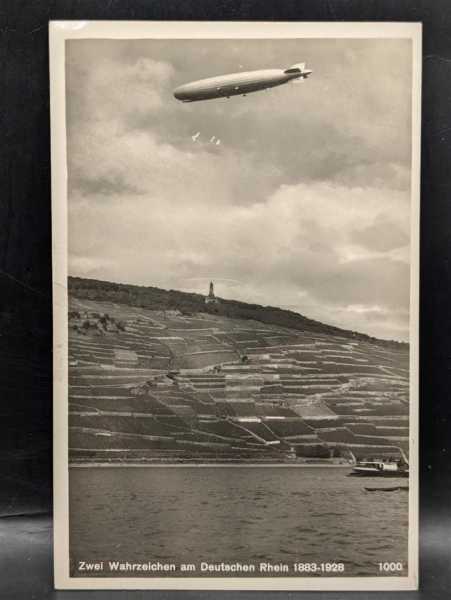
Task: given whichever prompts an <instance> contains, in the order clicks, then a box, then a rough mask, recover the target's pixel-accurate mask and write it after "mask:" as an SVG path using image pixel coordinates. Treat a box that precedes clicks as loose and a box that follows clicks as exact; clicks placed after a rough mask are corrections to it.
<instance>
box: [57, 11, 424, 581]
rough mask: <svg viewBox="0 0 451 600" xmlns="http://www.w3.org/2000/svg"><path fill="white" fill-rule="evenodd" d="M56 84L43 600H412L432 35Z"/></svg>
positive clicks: (298, 28) (164, 53) (113, 30)
mask: <svg viewBox="0 0 451 600" xmlns="http://www.w3.org/2000/svg"><path fill="white" fill-rule="evenodd" d="M50 59H51V62H50V65H51V70H50V74H51V113H52V114H51V117H52V119H51V121H52V122H51V126H52V212H53V215H52V219H53V278H54V360H55V363H54V364H55V381H54V389H55V394H54V413H55V421H54V422H55V433H54V448H55V450H54V452H55V454H54V469H55V544H56V546H55V561H56V562H55V573H56V585H57V587H59V588H80V589H83V588H84V589H89V588H110V589H114V588H142V589H145V588H156V589H163V588H166V589H176V588H179V589H274V590H277V589H280V590H283V589H285V590H287V589H292V590H296V589H312V590H313V589H318V590H327V589H329V590H331V589H337V590H339V589H368V590H371V589H373V590H382V589H401V590H402V589H404V590H407V589H415V588H416V586H417V584H418V565H417V560H418V559H417V554H418V549H417V544H418V364H417V362H418V285H419V274H418V251H419V232H418V227H419V148H420V81H421V25H419V24H415V23H403V24H401V23H398V24H394V23H372V24H368V23H342V24H330V23H321V24H319V23H318V24H315V23H304V24H301V23H291V24H289V23H271V24H270V23H244V22H243V23H207V22H204V23H199V22H197V23H180V22H179V23H169V22H168V23H164V22H154V23H144V22H141V23H139V22H136V23H132V22H129V23H126V22H124V23H120V22H111V23H108V22H98V23H94V22H91V23H90V22H57V21H55V22H53V23H51V27H50Z"/></svg>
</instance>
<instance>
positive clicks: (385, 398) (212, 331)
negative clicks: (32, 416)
mask: <svg viewBox="0 0 451 600" xmlns="http://www.w3.org/2000/svg"><path fill="white" fill-rule="evenodd" d="M348 333H349V332H348ZM408 414H409V397H408V348H407V346H406V345H401V344H392V345H389V344H386V343H385V344H384V343H382V342H381V343H377V342H376V341H373V340H365V339H362V338H358V337H357V338H353V337H352V336H350V335H339V334H335V333H319V332H312V331H302V330H293V329H286V328H283V327H281V326H276V325H271V324H268V323H262V322H260V321H257V320H248V319H241V318H230V317H227V316H224V315H220V314H210V313H209V312H198V313H193V314H182V313H181V312H180V311H178V310H149V309H145V308H140V307H136V306H130V305H126V304H119V303H115V302H112V301H109V300H108V301H99V300H98V299H97V300H89V299H85V298H77V297H73V296H72V297H71V298H70V312H69V426H70V441H69V445H70V460H71V461H72V462H77V463H80V462H96V463H98V462H113V463H116V462H121V463H124V462H131V463H139V462H179V461H183V462H189V461H191V462H199V461H201V462H208V461H220V462H228V461H252V462H259V461H277V462H281V461H293V460H298V461H301V460H305V461H309V460H311V461H313V460H314V461H317V460H321V459H323V460H330V457H332V456H334V457H335V458H336V459H337V458H339V457H342V458H343V459H346V458H347V457H348V456H350V455H349V450H351V451H352V453H353V454H355V455H356V456H357V457H359V456H371V455H372V456H380V455H382V454H384V455H387V454H389V455H392V456H395V455H396V454H397V448H402V449H403V450H404V451H406V452H408V428H409V421H408Z"/></svg>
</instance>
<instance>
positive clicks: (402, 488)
mask: <svg viewBox="0 0 451 600" xmlns="http://www.w3.org/2000/svg"><path fill="white" fill-rule="evenodd" d="M364 489H365V491H366V492H399V491H406V492H408V491H409V486H408V485H395V486H392V487H377V488H369V487H366V488H364Z"/></svg>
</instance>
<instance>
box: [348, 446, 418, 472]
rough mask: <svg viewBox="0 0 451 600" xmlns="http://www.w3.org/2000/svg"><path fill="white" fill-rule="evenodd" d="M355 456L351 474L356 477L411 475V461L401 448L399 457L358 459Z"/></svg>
mask: <svg viewBox="0 0 451 600" xmlns="http://www.w3.org/2000/svg"><path fill="white" fill-rule="evenodd" d="M353 458H354V465H353V467H352V471H351V473H349V475H350V476H354V477H409V462H408V460H407V457H406V456H405V454H404V452H402V450H401V456H400V458H399V459H393V458H390V459H384V458H379V459H373V458H369V459H366V460H360V461H357V460H355V457H354V456H353Z"/></svg>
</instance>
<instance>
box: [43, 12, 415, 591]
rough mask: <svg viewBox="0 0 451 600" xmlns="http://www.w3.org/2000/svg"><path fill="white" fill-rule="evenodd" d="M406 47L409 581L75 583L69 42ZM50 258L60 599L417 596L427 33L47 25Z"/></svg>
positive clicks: (335, 27)
mask: <svg viewBox="0 0 451 600" xmlns="http://www.w3.org/2000/svg"><path fill="white" fill-rule="evenodd" d="M290 37H291V38H297V37H299V38H354V39H358V38H361V39H362V38H408V39H411V40H412V69H413V71H412V168H411V213H410V214H411V280H410V290H411V294H410V339H409V342H410V421H409V435H410V461H409V462H410V477H409V480H410V491H409V538H408V561H409V570H408V576H407V577H396V576H395V577H324V578H316V577H315V578H312V577H274V578H271V577H258V578H255V577H252V578H251V577H249V578H248V577H243V578H232V577H231V578H223V577H217V578H216V577H215V578H210V577H205V578H199V577H193V578H191V577H189V578H188V577H185V578H184V577H177V578H166V577H165V578H162V577H152V578H148V577H142V578H132V577H110V578H103V577H102V578H95V577H87V578H81V577H70V574H69V493H68V483H69V464H68V393H67V390H68V385H67V377H68V320H67V319H68V318H67V309H68V291H67V153H66V97H65V95H66V90H65V41H66V40H67V39H84V38H104V39H105V38H109V39H145V38H149V39H152V38H176V39H215V38H235V39H239V38H245V39H262V38H290ZM49 50H50V112H51V126H52V127H51V161H52V178H51V181H52V253H53V328H54V329H53V331H54V333H53V353H54V358H53V367H54V400H53V411H54V412H53V428H54V437H53V440H54V450H53V461H54V462H53V464H54V467H53V473H54V486H53V492H54V556H55V558H54V580H55V587H56V588H57V589H161V590H163V589H174V590H177V589H178V590H182V589H183V590H219V589H222V590H293V591H294V590H312V591H313V590H322V591H327V590H334V591H348V590H349V591H351V590H354V591H355V590H368V591H370V590H377V591H383V590H414V589H417V587H418V475H419V472H418V469H419V448H418V444H419V428H418V415H419V406H418V387H419V386H418V383H419V382H418V375H419V371H418V366H419V362H418V360H419V223H420V148H421V144H420V133H421V64H422V25H421V23H368V22H362V23H349V22H347V23H313V22H304V23H293V22H290V23H285V22H253V23H251V22H243V21H240V22H194V21H193V22H180V21H172V22H163V21H148V22H145V21H135V22H133V21H52V22H50V24H49Z"/></svg>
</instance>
